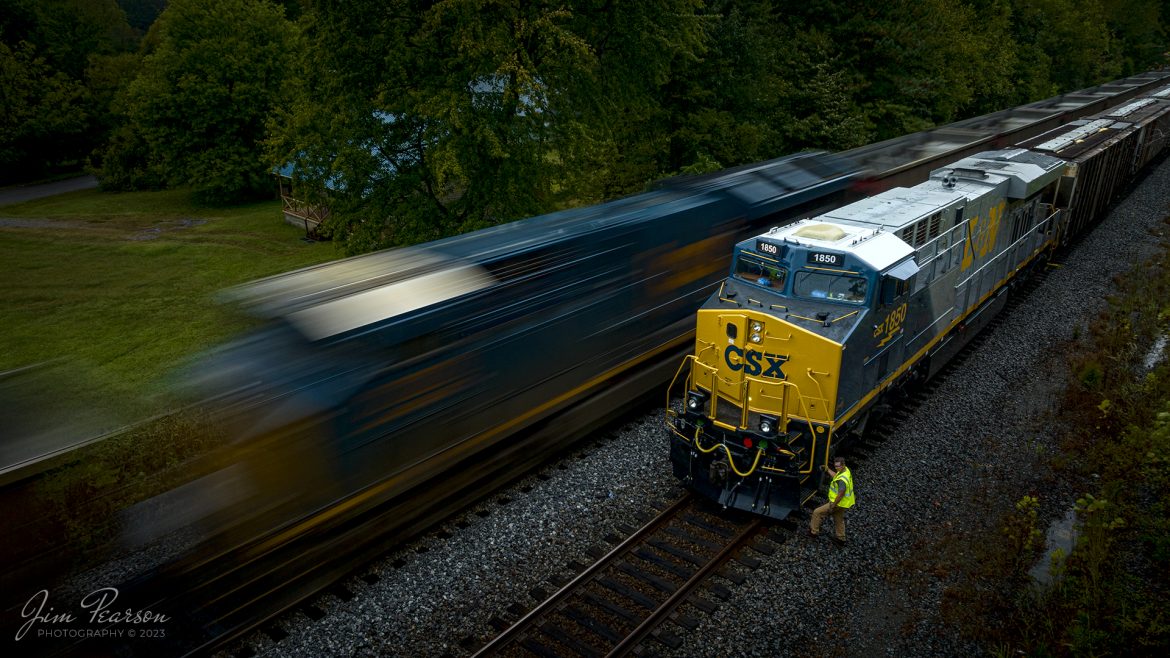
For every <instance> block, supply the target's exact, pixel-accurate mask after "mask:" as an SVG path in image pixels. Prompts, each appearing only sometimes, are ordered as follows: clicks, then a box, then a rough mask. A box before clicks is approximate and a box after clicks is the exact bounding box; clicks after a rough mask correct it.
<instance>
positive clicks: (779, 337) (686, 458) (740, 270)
mask: <svg viewBox="0 0 1170 658" xmlns="http://www.w3.org/2000/svg"><path fill="white" fill-rule="evenodd" d="M909 254H910V248H909V247H908V246H907V245H905V243H903V242H901V241H900V240H898V239H897V238H895V237H894V236H892V235H888V234H880V233H878V232H875V231H873V230H870V229H866V228H864V227H859V226H848V225H834V224H828V223H824V222H812V221H807V220H806V221H804V222H800V223H798V224H796V225H791V226H787V227H783V228H780V229H773V230H772V231H771V232H769V233H766V234H764V235H761V236H759V237H757V238H752V239H750V240H746V241H744V242H741V243H740V244H738V245H737V246H736V253H735V258H734V262H733V265H732V273H731V276H730V277H729V278H728V279H727V280H726V281H725V282H724V283H723V284H722V286H721V287H720V290H719V291H718V292H717V293H716V294H715V295H713V296H712V297H711V298H710V299H709V300H708V301H707V302H706V303H705V304H704V305H703V307H702V308H701V309H700V310H699V312H698V319H697V326H696V337H695V352H694V354H693V355H691V356H688V357H687V359H686V362H685V363H684V365H683V367H682V368H680V370H679V375H678V376H676V381H675V383H672V385H671V389H672V390H674V388H675V385H676V384H677V383H678V382H679V381H680V380H682V379H683V377H684V373H685V385H686V394H685V397H684V401H683V408H682V410H681V411H679V410H668V424H669V426H670V428H671V430H672V436H671V461H672V463H673V468H674V473H675V475H676V476H677V477H678V478H680V479H681V480H682V481H683V482H684V483H685V484H686V485H687V486H689V487H691V488H693V489H695V490H697V491H698V492H699V493H701V494H703V495H705V496H707V497H709V498H712V499H713V500H716V501H718V502H719V503H721V504H723V505H725V506H727V507H734V508H738V509H743V510H747V511H750V512H753V513H757V514H764V515H767V516H771V517H774V518H784V517H786V516H787V515H788V513H789V512H790V511H792V510H793V509H796V508H797V507H799V506H800V504H801V502H802V501H803V500H804V499H806V498H807V497H808V495H809V494H811V491H812V489H811V486H813V485H815V484H816V480H815V479H813V480H811V481H810V476H811V475H814V474H818V475H819V472H820V471H819V466H820V465H822V464H824V463H825V461H826V459H827V457H828V455H829V454H831V451H832V450H833V447H834V446H833V443H834V440H835V439H837V437H839V436H843V434H844V433H845V432H846V431H848V430H849V429H850V428H851V427H852V426H853V425H854V424H855V423H856V422H857V420H858V414H857V413H856V412H857V410H858V409H860V408H861V403H862V398H863V397H864V393H863V391H864V390H866V388H867V386H868V382H866V381H864V378H863V377H862V376H861V375H860V374H859V373H863V372H864V369H855V368H852V367H851V365H852V364H851V359H850V358H849V357H851V356H852V354H851V352H850V350H853V349H854V347H853V346H854V345H857V346H858V347H861V348H862V350H863V351H869V350H867V348H872V347H873V345H872V343H873V342H874V341H875V338H874V334H875V333H876V332H867V331H856V330H857V329H858V328H859V327H861V326H863V324H864V323H867V322H869V323H872V320H873V317H875V313H877V312H879V311H880V310H881V309H882V308H883V300H882V291H881V290H880V288H881V287H882V285H883V284H884V283H885V282H886V279H888V278H889V277H883V276H882V271H881V270H882V267H883V266H884V265H888V264H889V263H890V262H893V261H895V260H899V259H903V258H906V257H908V256H909ZM875 260H877V261H879V262H878V263H874V262H873V261H875ZM875 265H876V266H875ZM897 292H899V291H898V289H897V285H896V280H895V285H894V286H893V287H892V288H891V290H890V291H889V294H888V296H893V295H896V293H897ZM886 301H887V302H888V301H892V299H887V300H886ZM886 305H888V304H886ZM878 340H880V337H878ZM859 343H863V344H861V345H858V344H859ZM847 348H849V349H847ZM843 373H844V377H843Z"/></svg>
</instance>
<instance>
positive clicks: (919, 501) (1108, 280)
mask: <svg viewBox="0 0 1170 658" xmlns="http://www.w3.org/2000/svg"><path fill="white" fill-rule="evenodd" d="M1168 211H1170V161H1166V162H1163V163H1162V164H1161V165H1160V166H1159V167H1158V168H1157V169H1156V170H1155V171H1153V172H1152V173H1151V175H1149V176H1148V177H1147V178H1146V179H1145V180H1144V181H1143V182H1142V183H1141V184H1140V185H1139V186H1137V187H1136V188H1135V190H1134V191H1133V192H1132V193H1131V194H1130V196H1129V197H1128V198H1127V199H1126V200H1124V201H1123V202H1121V203H1120V204H1119V205H1118V206H1117V207H1115V208H1114V209H1113V211H1112V212H1111V213H1110V215H1109V216H1108V217H1107V218H1106V219H1105V220H1104V221H1103V222H1102V223H1101V224H1099V225H1098V226H1097V228H1096V229H1095V230H1094V231H1093V232H1092V233H1091V234H1089V235H1088V236H1086V237H1085V238H1084V239H1083V240H1082V241H1081V242H1080V243H1079V244H1078V245H1077V246H1076V247H1075V249H1073V250H1071V251H1069V252H1066V253H1064V254H1062V255H1061V257H1060V259H1059V260H1060V265H1061V266H1060V267H1054V268H1052V269H1051V270H1050V271H1049V272H1048V273H1047V275H1046V276H1044V277H1043V278H1042V280H1041V281H1040V282H1039V284H1038V285H1036V286H1035V287H1034V288H1033V289H1032V290H1030V291H1029V292H1027V293H1026V295H1024V296H1023V298H1022V299H1021V300H1020V302H1019V303H1018V304H1017V305H1015V307H1014V308H1013V309H1012V310H1011V311H1010V312H1009V313H1008V315H1007V316H1006V317H1005V318H1004V319H1003V321H1002V322H1001V323H1000V324H999V325H998V326H996V327H995V328H994V329H993V330H991V331H990V332H989V333H988V334H987V335H986V336H985V337H984V338H983V340H982V344H981V345H980V346H979V347H978V348H977V349H975V350H973V351H971V352H970V353H968V354H967V356H966V357H965V358H964V360H963V362H962V363H961V364H958V365H957V366H956V367H955V368H953V369H951V370H950V371H949V372H947V373H946V374H945V375H944V376H943V377H941V378H940V379H939V380H937V381H936V382H935V383H934V384H933V385H932V388H933V391H932V392H931V393H930V394H929V395H927V396H926V397H925V399H924V400H923V401H922V402H921V404H919V405H917V406H916V407H914V408H913V409H911V410H910V411H908V413H907V415H906V417H905V418H904V419H903V420H901V421H899V422H898V423H897V424H896V425H895V426H894V428H893V431H892V432H891V435H890V436H889V438H888V439H887V440H886V441H884V442H883V443H881V444H880V445H878V446H877V447H875V448H872V449H870V450H867V453H868V454H867V456H865V458H864V459H862V460H860V461H859V462H858V463H856V464H854V465H852V467H853V472H854V478H855V482H856V486H857V495H858V503H857V506H856V507H855V508H854V509H853V510H851V511H850V512H849V513H848V516H847V525H848V536H849V543H848V544H847V545H846V546H844V547H838V546H836V545H834V544H833V542H831V541H830V540H829V539H828V534H829V533H828V532H824V533H823V534H822V535H821V537H819V538H816V539H814V538H811V537H808V536H807V535H806V532H805V524H806V523H807V517H802V518H798V519H797V521H798V525H799V527H798V528H797V530H795V531H793V532H790V533H789V534H790V535H791V538H790V539H789V540H788V541H786V542H784V543H783V544H782V545H781V546H780V548H779V550H777V551H776V552H775V553H774V554H773V555H771V556H762V555H757V556H756V557H759V558H760V559H761V560H762V562H763V564H762V565H761V566H760V567H759V568H758V569H756V570H754V571H751V572H745V573H747V574H748V578H747V580H746V582H744V583H743V584H741V585H731V584H729V583H726V582H723V583H722V584H724V585H727V586H728V587H729V589H730V590H731V592H732V594H731V598H730V599H728V600H727V601H725V602H723V604H722V605H721V607H720V608H719V610H718V611H716V612H715V613H713V614H711V615H699V619H700V620H701V623H700V625H699V626H698V627H697V628H696V629H694V630H690V631H685V630H683V629H682V628H678V627H672V629H671V631H672V633H674V634H675V635H678V636H679V637H681V638H682V640H683V644H682V646H681V647H679V648H677V649H674V650H670V649H667V648H666V647H664V646H660V645H657V646H655V650H656V651H657V652H658V653H661V654H664V655H673V656H680V657H681V656H688V657H693V656H738V655H744V656H756V655H758V656H782V655H897V656H939V655H971V654H977V653H982V652H983V651H982V649H981V648H980V647H978V646H975V645H973V644H971V643H970V642H969V641H966V640H964V639H963V638H962V637H961V636H960V634H959V632H958V629H957V628H956V627H955V626H954V625H952V624H949V623H948V622H946V621H944V618H943V616H942V615H941V613H940V607H941V606H942V604H943V592H944V590H945V589H946V587H947V586H949V585H952V584H954V582H955V580H956V578H957V576H956V574H954V573H953V572H951V571H950V570H948V568H947V562H946V557H945V556H946V555H948V551H950V552H954V551H959V552H960V553H961V552H963V551H964V550H965V549H964V545H963V539H964V537H966V536H968V533H974V532H979V531H985V530H987V529H989V528H991V527H992V524H994V523H995V521H996V520H997V518H998V517H999V515H1000V514H1002V513H1003V512H1006V511H1007V510H1009V509H1011V508H1012V506H1013V505H1014V504H1015V502H1016V501H1017V500H1019V498H1020V497H1021V496H1023V495H1025V494H1030V495H1039V497H1040V498H1041V503H1042V513H1041V517H1042V521H1043V522H1047V521H1050V520H1053V519H1056V518H1059V517H1062V516H1063V515H1064V513H1065V511H1066V510H1067V507H1068V506H1069V505H1071V502H1072V498H1073V493H1075V485H1073V484H1069V483H1059V482H1054V481H1053V479H1052V474H1051V473H1049V472H1047V471H1046V470H1044V469H1043V468H1042V467H1038V466H1037V465H1038V464H1040V463H1041V462H1042V460H1041V459H1040V457H1041V456H1043V455H1044V454H1046V453H1048V452H1050V451H1053V450H1055V449H1056V446H1055V440H1054V438H1053V437H1052V436H1051V434H1050V433H1048V432H1046V431H1045V429H1044V427H1043V425H1042V423H1041V422H1040V419H1041V418H1042V417H1043V415H1044V412H1046V411H1047V410H1049V409H1050V408H1052V405H1053V404H1054V401H1055V400H1056V397H1057V395H1058V394H1059V392H1060V390H1061V387H1062V386H1063V381H1064V372H1065V370H1066V369H1067V366H1066V363H1065V357H1064V354H1063V353H1062V351H1061V350H1062V348H1063V346H1064V345H1066V344H1067V343H1068V341H1069V340H1070V339H1071V338H1072V337H1073V336H1074V331H1077V330H1081V331H1083V330H1084V328H1085V327H1086V326H1087V324H1088V322H1089V320H1090V319H1092V318H1093V317H1095V316H1096V314H1097V313H1099V312H1100V311H1101V310H1102V309H1103V308H1104V306H1105V296H1106V295H1108V294H1109V293H1110V292H1111V290H1112V286H1113V283H1112V279H1113V275H1115V274H1117V273H1119V272H1122V271H1125V270H1126V269H1128V267H1129V265H1130V264H1131V263H1138V262H1141V261H1142V260H1145V259H1147V258H1149V257H1151V256H1153V255H1154V254H1155V253H1156V252H1157V251H1158V248H1159V247H1158V243H1159V242H1160V241H1161V236H1163V234H1164V233H1165V231H1166V229H1167V226H1166V224H1165V223H1164V222H1163V220H1164V218H1165V217H1166V216H1167V214H1168ZM667 451H668V440H667V433H666V430H665V428H664V427H663V425H662V414H661V412H660V411H654V412H652V413H650V414H648V415H647V416H645V417H643V418H641V419H638V420H635V421H633V422H630V423H629V424H627V425H626V426H625V427H622V428H620V429H617V430H614V431H613V432H612V433H611V436H610V437H609V438H599V439H597V440H595V441H594V442H593V443H591V444H588V445H586V446H585V447H584V448H582V449H581V450H578V451H577V452H576V453H574V454H572V455H570V456H568V457H566V458H565V459H564V460H563V461H562V462H561V463H559V464H553V465H550V466H549V467H547V468H546V469H545V470H544V471H543V472H541V473H540V474H537V475H532V476H529V477H527V478H525V479H524V480H522V481H520V482H518V483H517V484H515V485H513V486H512V487H509V488H508V489H507V490H505V491H502V492H499V493H497V494H496V495H494V496H492V497H491V498H490V499H488V500H486V501H484V502H483V503H482V504H481V505H479V506H478V507H476V508H473V509H470V510H468V511H466V512H465V513H463V514H461V515H459V516H458V517H456V518H453V519H451V520H450V521H449V522H447V523H446V524H444V525H443V527H442V528H440V529H438V530H437V531H434V532H432V533H430V534H428V535H427V536H425V537H423V538H422V539H421V540H419V541H417V542H414V543H412V544H411V545H409V546H404V547H403V548H401V549H400V550H398V551H396V552H395V553H394V554H392V555H388V556H386V557H385V558H383V559H382V560H380V561H379V562H377V563H375V564H372V565H370V566H369V567H367V568H365V569H363V570H360V571H358V572H355V575H354V577H352V578H350V579H349V580H348V581H346V583H345V586H346V588H347V589H348V590H349V591H350V592H352V593H353V595H354V596H353V597H352V598H351V599H349V600H342V598H340V597H338V596H335V595H332V594H327V595H324V596H322V597H319V598H318V599H316V600H314V601H312V602H311V603H312V604H313V605H315V606H316V607H318V608H320V609H321V610H322V611H324V612H325V613H326V615H325V616H324V617H323V618H321V619H318V620H314V619H312V618H310V617H309V616H307V615H305V614H303V613H295V614H293V615H290V616H287V617H285V618H283V619H281V620H279V621H278V622H277V626H278V627H279V628H280V629H281V631H283V632H284V633H287V637H283V638H282V639H280V640H274V639H272V637H270V634H264V633H256V634H253V635H251V636H249V637H247V638H246V639H245V640H243V641H242V642H241V643H238V644H237V645H235V646H233V647H231V649H230V650H229V652H228V654H225V655H230V654H231V653H236V652H238V651H240V650H242V649H245V648H249V649H252V650H255V651H256V652H258V653H259V654H260V655H266V656H322V655H394V656H441V655H444V654H450V655H453V656H464V655H468V654H470V653H471V652H472V651H474V650H475V649H476V648H478V647H479V646H480V645H481V644H482V643H483V642H485V641H486V640H488V639H489V638H490V637H492V636H493V635H494V633H495V631H494V629H493V628H492V626H491V619H492V617H493V616H494V615H501V616H503V617H504V618H505V619H507V620H514V619H515V618H516V615H515V612H513V613H505V612H504V610H505V608H507V607H508V606H509V605H510V604H519V606H520V607H523V608H528V607H531V606H532V605H534V604H535V603H537V601H536V600H535V599H533V598H532V596H530V591H531V590H533V589H534V588H536V587H544V588H545V589H548V586H547V584H546V581H547V579H548V578H550V577H553V576H567V575H571V571H570V570H569V569H568V564H569V563H570V562H572V561H578V562H581V563H589V562H591V561H592V560H591V558H589V557H588V556H587V550H588V549H589V548H590V547H591V546H594V545H598V544H603V543H604V538H605V536H606V535H607V534H611V533H616V534H624V533H622V532H621V531H619V530H618V529H617V528H618V526H619V525H623V524H624V525H628V526H636V525H639V521H638V520H637V518H636V516H635V515H636V513H638V512H644V511H646V509H647V505H648V503H649V502H650V501H654V500H667V499H672V498H674V497H676V496H678V495H679V494H680V493H681V489H679V487H678V485H677V483H676V481H675V480H674V478H673V476H671V474H670V464H669V462H668V460H667ZM500 501H506V502H505V503H504V504H500ZM828 529H829V528H825V529H824V530H828ZM375 576H376V577H375ZM276 635H280V633H277V634H276Z"/></svg>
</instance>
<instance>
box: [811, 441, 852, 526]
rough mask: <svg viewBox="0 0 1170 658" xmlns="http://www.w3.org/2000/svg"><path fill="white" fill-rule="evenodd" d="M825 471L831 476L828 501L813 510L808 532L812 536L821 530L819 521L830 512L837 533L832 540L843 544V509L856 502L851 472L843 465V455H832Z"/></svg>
mask: <svg viewBox="0 0 1170 658" xmlns="http://www.w3.org/2000/svg"><path fill="white" fill-rule="evenodd" d="M822 468H823V467H822ZM827 472H828V474H829V476H830V477H832V478H833V480H832V481H831V482H829V492H828V498H829V502H827V503H825V504H824V505H821V506H820V507H818V508H816V509H815V510H813V515H812V526H811V527H810V528H809V534H811V535H812V536H813V537H816V536H817V535H819V534H820V532H821V521H824V520H825V516H827V515H829V514H832V515H833V522H834V524H835V525H836V529H837V534H836V536H834V537H833V541H835V542H837V543H838V544H844V543H845V510H847V509H849V508H850V507H853V503H855V502H857V499H856V498H854V496H853V473H851V472H850V471H849V469H848V468H847V467H846V466H845V459H844V458H843V457H834V458H833V466H832V468H829V469H827Z"/></svg>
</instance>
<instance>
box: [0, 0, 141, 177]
mask: <svg viewBox="0 0 1170 658" xmlns="http://www.w3.org/2000/svg"><path fill="white" fill-rule="evenodd" d="M133 42H134V35H133V33H132V31H131V30H130V27H129V25H127V24H126V19H125V15H124V14H123V13H122V12H121V10H120V9H119V8H118V6H117V4H116V3H115V1H114V0H0V43H2V44H3V46H4V52H3V54H2V55H0V57H2V58H3V60H4V62H3V68H4V73H3V76H4V77H3V80H0V87H2V88H0V98H2V99H3V102H4V105H3V108H2V109H3V117H0V123H2V124H3V128H2V129H0V130H2V132H3V134H4V135H3V136H4V141H3V142H0V151H2V153H0V175H2V176H3V180H4V181H12V180H17V179H30V178H36V177H38V176H42V175H45V174H46V173H48V172H49V171H51V170H53V169H56V168H60V167H68V168H77V167H79V165H80V163H81V162H82V160H83V159H84V157H85V156H86V155H87V154H88V153H89V152H90V151H91V150H92V149H93V148H94V146H95V145H97V144H98V143H99V142H100V141H101V140H102V139H103V137H104V130H103V127H104V125H105V121H104V119H105V117H106V115H107V113H108V110H107V105H105V104H104V103H103V102H100V101H98V100H97V99H96V97H95V95H94V94H92V93H90V92H89V90H87V89H86V85H85V83H84V82H85V71H86V70H87V67H88V66H89V62H90V61H91V59H92V58H95V57H113V56H116V54H117V53H120V52H124V51H126V50H127V49H129V48H131V47H132V46H133ZM102 100H103V101H104V100H105V99H102Z"/></svg>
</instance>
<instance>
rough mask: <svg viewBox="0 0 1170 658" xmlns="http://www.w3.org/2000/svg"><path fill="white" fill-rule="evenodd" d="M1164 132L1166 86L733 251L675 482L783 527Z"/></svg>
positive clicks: (677, 455)
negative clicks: (891, 405)
mask: <svg viewBox="0 0 1170 658" xmlns="http://www.w3.org/2000/svg"><path fill="white" fill-rule="evenodd" d="M1168 131H1170V87H1163V88H1161V89H1159V90H1157V91H1154V92H1152V93H1150V94H1148V95H1143V96H1141V97H1139V98H1137V99H1135V100H1132V101H1130V102H1128V103H1126V104H1124V105H1122V106H1120V107H1115V108H1113V109H1110V110H1108V111H1106V112H1103V113H1100V114H1097V115H1095V116H1092V117H1089V118H1087V119H1082V120H1078V121H1074V122H1071V123H1069V124H1067V125H1065V126H1063V127H1060V128H1057V129H1055V130H1052V131H1049V132H1047V133H1044V134H1042V135H1040V136H1037V137H1033V138H1028V139H1023V140H1020V141H1019V142H1018V144H1017V145H1016V146H1015V147H1014V148H1008V149H1000V150H990V151H985V152H981V153H977V154H974V155H971V156H968V157H963V158H960V159H956V160H954V161H952V162H950V163H949V164H947V165H945V166H942V167H939V168H937V169H935V170H934V171H932V172H931V173H930V176H929V179H927V180H926V181H925V182H922V183H920V184H918V185H914V186H912V187H908V188H904V187H899V188H894V189H890V190H887V191H885V192H882V193H880V194H877V195H875V196H872V197H869V198H866V199H863V200H861V201H857V202H855V203H852V204H849V205H846V206H844V207H841V208H837V209H835V210H832V211H829V212H827V213H823V214H821V215H816V216H810V217H809V218H806V219H802V220H800V221H797V222H795V223H791V224H788V225H783V226H777V227H774V228H771V229H770V230H768V231H765V232H761V233H759V234H758V235H754V236H752V237H750V238H749V239H746V240H743V241H742V242H740V243H739V244H737V245H736V246H735V249H734V259H733V263H732V265H731V269H730V276H729V277H728V278H727V279H726V280H725V281H724V282H723V283H721V284H720V286H719V289H718V291H716V292H715V293H713V294H712V295H711V297H710V298H709V299H708V300H707V301H706V303H704V304H703V306H702V308H701V309H700V310H699V311H698V319H697V328H696V334H695V350H694V353H693V354H691V355H689V356H688V357H686V359H685V361H684V364H683V367H680V374H681V373H682V371H683V369H684V368H687V370H686V373H687V374H686V377H685V383H686V394H685V401H684V404H683V407H682V410H681V411H678V412H676V411H674V410H672V409H670V407H669V404H668V414H667V419H668V425H669V426H670V428H671V430H672V436H671V452H670V456H671V462H672V464H673V470H674V474H675V475H676V476H677V477H678V478H680V479H681V480H682V481H683V482H684V483H686V484H687V485H688V486H690V487H692V488H694V489H695V490H697V491H698V492H700V493H701V494H703V495H705V496H707V497H709V498H711V499H714V500H716V501H718V502H719V503H721V504H723V505H724V506H726V507H731V508H736V509H741V510H746V511H749V512H753V513H757V514H762V515H766V516H770V517H774V518H784V517H786V516H787V515H788V514H789V513H790V512H791V511H792V510H793V509H796V508H797V507H799V506H800V505H801V504H802V503H803V502H805V501H806V500H807V499H808V498H809V497H811V496H812V495H813V493H814V489H812V487H811V485H814V484H816V482H817V480H818V478H819V475H820V469H819V467H821V466H823V465H826V464H827V462H828V460H829V459H830V458H831V456H832V455H834V454H835V453H836V452H837V451H838V449H839V448H840V447H841V446H843V445H845V444H847V442H849V441H850V440H852V439H855V438H856V437H858V436H859V435H860V434H861V433H863V432H864V429H865V427H866V424H867V421H868V419H869V418H870V417H871V415H873V414H874V413H875V412H879V411H880V410H882V409H884V408H888V404H887V401H888V400H889V399H890V398H891V397H892V396H894V395H896V394H897V393H898V391H899V389H900V388H901V387H903V386H905V385H906V384H908V383H911V382H915V381H919V380H923V379H926V378H928V377H930V376H931V375H932V374H934V373H935V372H937V371H938V370H939V369H940V368H941V367H942V366H943V364H945V363H946V361H947V360H948V359H949V358H951V357H952V356H953V355H954V354H955V353H956V351H957V350H958V349H959V348H960V347H962V346H963V345H964V344H965V343H966V342H968V341H969V340H970V339H971V338H972V337H973V336H974V335H975V334H976V333H977V332H978V331H979V329H980V328H981V327H983V326H984V325H986V323H987V322H988V320H989V319H990V318H991V317H992V316H994V315H995V314H996V313H997V312H998V311H999V310H1001V309H1002V307H1003V306H1004V303H1005V301H1006V300H1007V294H1008V292H1009V290H1010V289H1011V284H1013V283H1014V282H1017V281H1019V280H1022V279H1023V278H1024V277H1026V276H1027V275H1028V274H1029V273H1030V272H1031V271H1033V270H1034V269H1035V268H1037V267H1040V266H1042V265H1043V264H1044V263H1045V262H1046V261H1047V259H1048V258H1049V256H1050V255H1051V253H1052V251H1053V250H1054V249H1055V248H1057V247H1059V246H1061V245H1065V244H1067V243H1068V241H1069V240H1070V239H1072V238H1074V237H1076V236H1077V235H1079V234H1080V233H1082V232H1083V231H1085V230H1086V229H1087V228H1088V227H1089V226H1091V225H1092V224H1093V222H1095V221H1096V220H1098V219H1099V218H1100V217H1101V216H1102V215H1103V214H1104V211H1105V209H1106V208H1107V207H1108V205H1109V204H1110V203H1112V202H1113V201H1114V200H1116V199H1117V197H1118V195H1119V193H1120V192H1121V191H1122V190H1123V188H1124V187H1125V186H1126V185H1127V184H1128V183H1129V182H1130V181H1132V180H1133V179H1134V177H1135V176H1136V175H1137V174H1138V173H1139V172H1140V171H1141V170H1142V169H1143V168H1144V167H1145V166H1146V165H1147V164H1149V163H1150V162H1151V160H1153V159H1154V158H1156V157H1158V156H1159V155H1160V154H1162V153H1163V151H1164V150H1165V148H1166V145H1167V139H1166V138H1167V134H1168ZM677 378H678V376H677V375H676V381H677V380H678V379H677Z"/></svg>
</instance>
